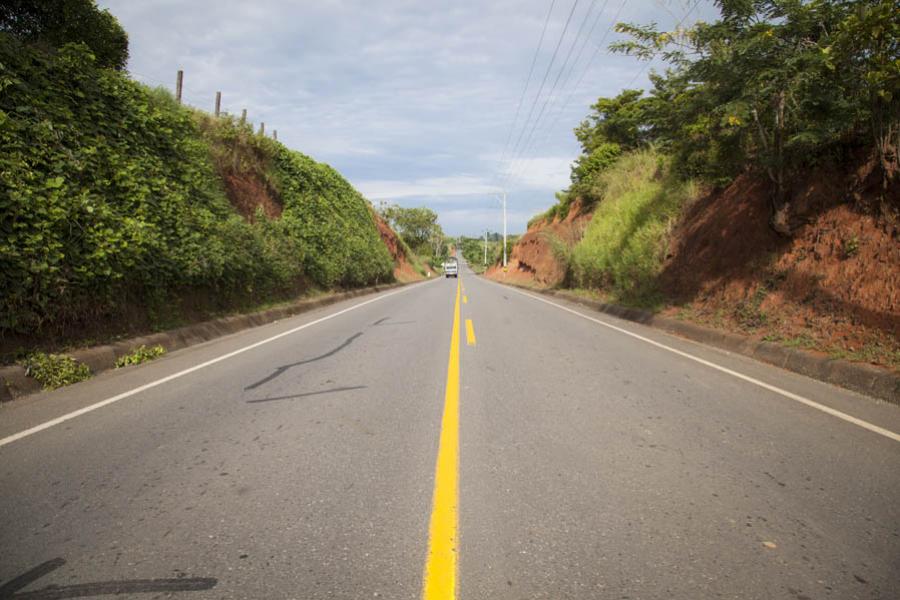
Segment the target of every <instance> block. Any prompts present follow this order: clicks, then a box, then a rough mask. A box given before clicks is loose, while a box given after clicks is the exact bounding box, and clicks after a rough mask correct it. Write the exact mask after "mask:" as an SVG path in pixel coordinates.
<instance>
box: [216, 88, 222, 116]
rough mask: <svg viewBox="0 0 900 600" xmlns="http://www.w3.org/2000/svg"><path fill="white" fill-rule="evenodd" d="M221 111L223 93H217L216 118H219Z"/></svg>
mask: <svg viewBox="0 0 900 600" xmlns="http://www.w3.org/2000/svg"><path fill="white" fill-rule="evenodd" d="M221 109H222V92H216V117H218V116H219V113H220V112H221Z"/></svg>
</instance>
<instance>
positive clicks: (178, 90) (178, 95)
mask: <svg viewBox="0 0 900 600" xmlns="http://www.w3.org/2000/svg"><path fill="white" fill-rule="evenodd" d="M183 83H184V71H182V70H181V69H178V76H177V77H176V78H175V101H176V102H178V104H181V86H182V84H183Z"/></svg>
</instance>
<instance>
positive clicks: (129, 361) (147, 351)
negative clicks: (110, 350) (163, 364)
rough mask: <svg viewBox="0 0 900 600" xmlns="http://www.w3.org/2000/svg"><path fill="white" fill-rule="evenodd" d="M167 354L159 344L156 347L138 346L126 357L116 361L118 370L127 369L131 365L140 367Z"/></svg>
mask: <svg viewBox="0 0 900 600" xmlns="http://www.w3.org/2000/svg"><path fill="white" fill-rule="evenodd" d="M165 353H166V349H165V348H163V347H162V346H160V345H159V344H157V345H156V346H150V347H149V348H148V347H147V346H143V345H142V346H138V347H137V348H135V349H134V350H132V351H131V352H130V353H129V354H126V355H125V356H120V357H119V358H118V359H116V368H117V369H120V368H122V367H127V366H129V365H139V364H141V363H145V362H148V361H151V360H153V359H154V358H158V357H160V356H162V355H163V354H165Z"/></svg>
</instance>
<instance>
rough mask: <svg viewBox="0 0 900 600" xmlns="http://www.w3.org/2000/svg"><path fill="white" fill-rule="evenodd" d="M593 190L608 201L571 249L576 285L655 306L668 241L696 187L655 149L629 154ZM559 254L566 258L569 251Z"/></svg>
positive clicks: (598, 179)
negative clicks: (679, 174)
mask: <svg viewBox="0 0 900 600" xmlns="http://www.w3.org/2000/svg"><path fill="white" fill-rule="evenodd" d="M591 185H592V187H591V193H592V194H594V195H595V196H596V197H605V198H607V200H606V201H604V202H600V203H599V204H598V205H597V208H596V210H595V212H594V216H593V218H592V219H591V221H590V223H589V224H588V226H587V228H586V230H585V232H584V237H583V238H582V239H581V241H580V242H579V243H578V244H577V245H576V246H575V247H574V248H573V249H572V250H571V256H570V257H569V258H568V264H569V268H570V271H571V283H572V285H574V286H577V287H586V288H603V289H605V290H606V291H607V292H608V293H609V294H610V295H611V297H612V299H613V300H614V301H616V302H620V303H626V304H632V305H638V306H654V305H656V304H657V303H659V302H660V300H661V298H660V292H659V290H658V289H657V284H656V278H657V276H658V275H659V273H660V270H661V269H662V264H663V260H664V259H665V252H666V236H667V234H668V233H669V232H670V231H671V228H672V222H673V220H674V219H675V218H676V217H677V216H678V215H679V214H680V212H681V210H682V208H683V207H684V206H685V204H687V203H688V202H690V201H691V200H693V199H695V198H696V196H697V190H698V187H697V186H696V185H695V184H694V183H693V182H692V181H690V180H680V179H679V178H677V177H676V176H674V175H673V174H672V173H671V168H670V166H669V164H668V163H667V161H666V160H665V159H664V157H663V156H662V155H661V154H659V153H658V152H656V151H655V150H652V149H644V150H637V151H634V152H632V153H629V154H627V155H625V156H624V157H622V159H621V160H619V161H617V162H616V164H615V165H614V166H612V167H610V168H608V169H605V170H604V171H602V173H600V174H599V175H598V176H596V177H594V178H592V180H591ZM556 252H558V253H560V252H562V253H564V252H565V246H561V247H560V248H559V249H557V250H556Z"/></svg>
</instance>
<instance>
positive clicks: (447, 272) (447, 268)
mask: <svg viewBox="0 0 900 600" xmlns="http://www.w3.org/2000/svg"><path fill="white" fill-rule="evenodd" d="M444 277H459V262H458V261H457V259H456V257H455V256H451V257H450V258H448V259H447V260H445V261H444Z"/></svg>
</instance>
